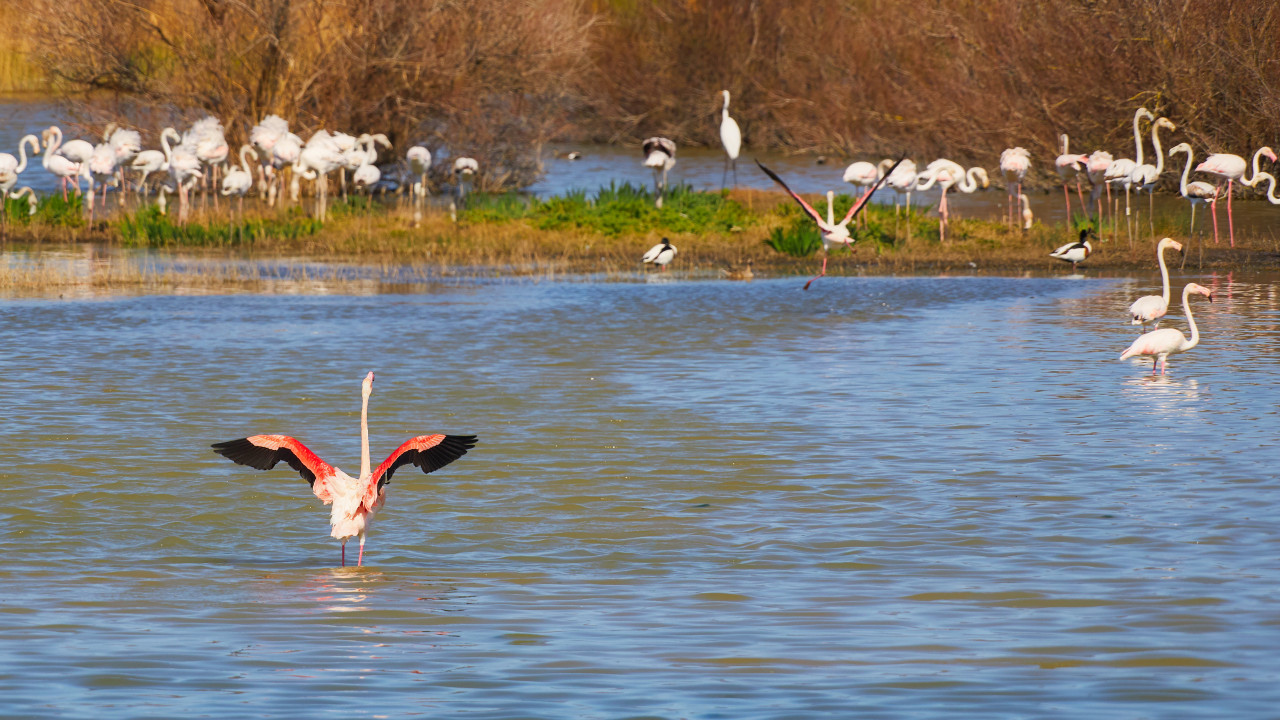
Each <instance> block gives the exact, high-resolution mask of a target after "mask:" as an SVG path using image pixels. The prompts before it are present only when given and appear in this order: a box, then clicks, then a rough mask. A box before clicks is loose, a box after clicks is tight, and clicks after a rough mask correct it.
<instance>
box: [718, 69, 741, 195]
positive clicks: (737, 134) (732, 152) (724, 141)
mask: <svg viewBox="0 0 1280 720" xmlns="http://www.w3.org/2000/svg"><path fill="white" fill-rule="evenodd" d="M721 92H723V93H724V110H722V111H721V112H720V144H721V145H724V153H725V162H724V175H723V176H721V178H720V187H721V189H723V188H724V187H725V181H726V180H727V179H728V176H729V166H730V165H732V166H733V186H734V187H737V186H738V153H739V152H741V151H742V130H740V129H739V128H738V121H736V120H734V119H733V118H731V117H729V91H728V90H721Z"/></svg>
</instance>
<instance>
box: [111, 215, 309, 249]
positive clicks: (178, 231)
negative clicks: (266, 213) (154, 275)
mask: <svg viewBox="0 0 1280 720" xmlns="http://www.w3.org/2000/svg"><path fill="white" fill-rule="evenodd" d="M115 226H116V230H117V232H119V234H120V241H121V244H123V245H125V246H128V247H173V246H194V247H205V246H232V245H248V244H252V243H253V242H255V241H257V240H262V239H266V238H272V239H289V240H294V239H297V238H301V237H307V236H311V235H315V234H316V233H318V232H320V230H321V228H323V227H324V225H323V224H322V223H321V222H320V221H318V220H313V219H311V218H309V217H306V216H305V215H303V214H301V213H299V212H290V213H289V214H288V215H286V216H284V217H282V218H267V219H261V218H251V219H239V220H236V219H232V220H226V221H215V222H204V223H196V222H191V223H186V224H184V225H178V224H175V223H174V222H172V221H171V220H170V218H169V217H168V216H167V215H162V214H160V210H159V208H157V207H155V206H149V207H145V208H143V209H141V210H139V211H138V212H136V213H132V214H130V215H125V216H123V217H122V218H121V219H119V220H117V221H116V223H115Z"/></svg>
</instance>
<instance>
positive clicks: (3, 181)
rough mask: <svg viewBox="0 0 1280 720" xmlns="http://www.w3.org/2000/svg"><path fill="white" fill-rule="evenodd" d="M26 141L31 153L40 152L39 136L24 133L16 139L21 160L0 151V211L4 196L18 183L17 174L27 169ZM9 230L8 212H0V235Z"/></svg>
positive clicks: (36, 153) (2, 208) (5, 233)
mask: <svg viewBox="0 0 1280 720" xmlns="http://www.w3.org/2000/svg"><path fill="white" fill-rule="evenodd" d="M27 143H30V144H31V154H32V155H39V154H40V138H38V137H36V136H35V135H24V136H23V137H22V139H21V140H19V141H18V155H20V156H22V160H21V161H19V160H18V158H16V157H14V156H12V155H10V154H9V153H0V211H3V210H4V209H5V207H4V203H5V202H7V201H5V200H4V198H6V197H8V196H9V192H10V191H11V190H13V188H14V186H16V185H17V184H18V175H19V174H20V173H21V172H22V171H23V170H26V169H27ZM8 232H9V213H7V212H0V237H3V236H5V235H7V234H8Z"/></svg>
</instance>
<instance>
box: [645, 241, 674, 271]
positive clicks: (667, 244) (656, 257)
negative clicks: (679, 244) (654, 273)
mask: <svg viewBox="0 0 1280 720" xmlns="http://www.w3.org/2000/svg"><path fill="white" fill-rule="evenodd" d="M675 256H676V246H675V245H672V244H671V241H670V240H668V239H667V238H662V242H660V243H658V244H657V245H654V246H653V247H651V248H649V252H646V253H645V254H644V257H643V258H642V260H643V262H644V263H645V264H646V265H647V264H649V263H653V264H654V265H657V266H658V267H660V268H662V269H663V270H665V269H666V268H667V263H669V262H671V259H672V258H674V257H675Z"/></svg>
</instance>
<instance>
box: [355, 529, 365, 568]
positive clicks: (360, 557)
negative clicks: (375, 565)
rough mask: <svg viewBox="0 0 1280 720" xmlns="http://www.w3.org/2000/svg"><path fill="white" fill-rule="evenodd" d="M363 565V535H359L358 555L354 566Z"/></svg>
mask: <svg viewBox="0 0 1280 720" xmlns="http://www.w3.org/2000/svg"><path fill="white" fill-rule="evenodd" d="M362 565H364V535H363V534H361V535H360V556H359V557H357V558H356V567H360V566H362Z"/></svg>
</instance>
